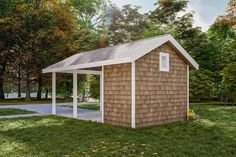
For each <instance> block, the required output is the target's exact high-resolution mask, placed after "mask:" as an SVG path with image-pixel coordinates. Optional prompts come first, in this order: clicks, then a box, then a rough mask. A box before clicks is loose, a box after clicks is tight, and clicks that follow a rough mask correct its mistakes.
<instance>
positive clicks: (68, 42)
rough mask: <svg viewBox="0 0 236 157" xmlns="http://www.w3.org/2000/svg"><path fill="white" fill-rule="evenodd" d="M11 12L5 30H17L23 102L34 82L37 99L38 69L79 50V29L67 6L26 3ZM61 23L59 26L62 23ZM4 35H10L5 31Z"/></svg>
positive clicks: (39, 2) (28, 97)
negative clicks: (24, 90) (22, 76)
mask: <svg viewBox="0 0 236 157" xmlns="http://www.w3.org/2000/svg"><path fill="white" fill-rule="evenodd" d="M14 12H17V14H14V15H13V17H12V18H13V19H14V20H13V21H12V22H9V23H5V27H7V26H9V27H12V26H14V25H17V26H19V27H18V30H19V31H15V32H14V34H16V35H18V36H17V37H18V38H17V39H18V40H17V43H16V44H17V45H18V46H19V48H20V50H19V52H21V54H22V55H21V56H22V57H21V58H18V59H20V63H21V64H22V68H23V69H24V71H23V72H24V74H25V76H24V77H25V80H26V89H27V91H26V99H27V100H29V99H30V84H31V82H32V81H37V82H38V87H39V88H38V94H37V97H38V98H39V99H40V98H41V92H42V80H43V79H42V78H43V76H42V69H43V68H44V67H46V66H48V65H49V64H52V63H54V62H56V61H58V60H60V59H63V58H64V57H67V56H70V55H72V54H74V53H75V52H77V51H78V50H79V48H80V47H79V43H78V40H76V38H77V37H78V36H79V29H78V25H77V22H76V17H75V14H74V13H73V12H72V11H71V8H70V6H67V5H66V4H62V3H61V1H59V0H58V1H50V0H44V1H26V2H22V3H20V4H19V5H18V6H17V7H16V9H15V10H14ZM62 21H63V22H62ZM8 31H11V30H10V29H8Z"/></svg>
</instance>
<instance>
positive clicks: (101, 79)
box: [100, 66, 104, 123]
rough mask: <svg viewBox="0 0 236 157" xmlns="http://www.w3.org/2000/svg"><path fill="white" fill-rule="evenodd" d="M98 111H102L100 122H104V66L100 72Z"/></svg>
mask: <svg viewBox="0 0 236 157" xmlns="http://www.w3.org/2000/svg"><path fill="white" fill-rule="evenodd" d="M100 111H102V123H104V66H102V73H101V74H100Z"/></svg>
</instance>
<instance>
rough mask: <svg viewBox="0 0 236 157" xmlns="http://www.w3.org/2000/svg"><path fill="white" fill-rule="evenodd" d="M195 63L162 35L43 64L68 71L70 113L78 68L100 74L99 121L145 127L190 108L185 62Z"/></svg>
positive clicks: (178, 116)
mask: <svg viewBox="0 0 236 157" xmlns="http://www.w3.org/2000/svg"><path fill="white" fill-rule="evenodd" d="M198 67H199V66H198V64H197V63H196V62H195V61H194V60H193V58H192V57H191V56H190V55H189V54H188V53H187V52H186V51H185V50H184V49H183V48H182V46H181V45H180V44H179V43H178V42H177V41H176V40H175V39H174V38H173V37H172V36H171V35H163V36H158V37H153V38H149V39H143V40H138V41H134V42H130V43H126V44H120V45H117V46H113V47H107V48H102V49H97V50H93V51H88V52H83V53H78V54H75V55H73V56H71V57H69V58H67V59H65V60H63V61H61V62H58V63H56V64H54V65H52V66H50V67H48V68H46V69H44V70H43V72H44V73H52V113H53V114H56V83H55V82H56V73H57V72H60V73H61V72H63V73H73V79H74V81H73V116H74V117H75V118H76V117H77V74H79V73H82V74H95V75H100V76H101V77H100V78H101V79H100V81H101V83H100V84H101V89H100V98H101V100H100V103H101V111H102V122H103V123H108V124H112V125H119V126H124V127H132V128H139V127H146V126H152V125H158V124H164V123H170V122H175V121H184V120H186V118H187V112H188V108H189V68H192V69H198Z"/></svg>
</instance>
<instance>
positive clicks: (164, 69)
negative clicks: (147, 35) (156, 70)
mask: <svg viewBox="0 0 236 157" xmlns="http://www.w3.org/2000/svg"><path fill="white" fill-rule="evenodd" d="M163 57H166V67H163V60H162V59H163ZM159 63H160V64H159V66H160V71H166V72H169V71H170V56H169V54H168V53H164V52H160V55H159Z"/></svg>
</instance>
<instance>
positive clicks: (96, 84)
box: [88, 75, 100, 99]
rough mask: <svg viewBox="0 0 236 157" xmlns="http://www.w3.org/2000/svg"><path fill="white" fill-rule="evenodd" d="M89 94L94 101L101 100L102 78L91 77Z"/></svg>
mask: <svg viewBox="0 0 236 157" xmlns="http://www.w3.org/2000/svg"><path fill="white" fill-rule="evenodd" d="M88 83H89V93H90V97H91V98H94V99H99V98H100V77H99V76H91V75H90V76H89V81H88Z"/></svg>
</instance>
